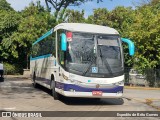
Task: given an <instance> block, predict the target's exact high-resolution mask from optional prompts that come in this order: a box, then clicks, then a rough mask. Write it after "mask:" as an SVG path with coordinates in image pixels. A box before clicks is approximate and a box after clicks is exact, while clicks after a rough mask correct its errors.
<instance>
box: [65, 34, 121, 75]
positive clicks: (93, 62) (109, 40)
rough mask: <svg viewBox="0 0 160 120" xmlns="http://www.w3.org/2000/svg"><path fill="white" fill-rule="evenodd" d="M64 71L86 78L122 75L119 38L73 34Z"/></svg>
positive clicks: (114, 36)
mask: <svg viewBox="0 0 160 120" xmlns="http://www.w3.org/2000/svg"><path fill="white" fill-rule="evenodd" d="M65 67H66V70H67V71H68V72H70V73H74V74H78V75H82V76H86V77H98V78H103V77H105V78H106V77H115V76H119V75H122V74H123V57H122V47H121V41H120V37H119V36H118V35H103V34H91V33H73V37H72V40H71V41H69V42H68V49H67V52H66V65H65Z"/></svg>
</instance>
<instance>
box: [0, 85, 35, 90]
mask: <svg viewBox="0 0 160 120" xmlns="http://www.w3.org/2000/svg"><path fill="white" fill-rule="evenodd" d="M0 88H25V89H30V88H33V87H21V86H0Z"/></svg>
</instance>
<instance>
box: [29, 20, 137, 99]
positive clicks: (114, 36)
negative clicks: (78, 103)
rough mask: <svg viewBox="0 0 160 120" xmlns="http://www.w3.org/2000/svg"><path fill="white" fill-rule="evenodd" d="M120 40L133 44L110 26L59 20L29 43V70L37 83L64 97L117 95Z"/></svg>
mask: <svg viewBox="0 0 160 120" xmlns="http://www.w3.org/2000/svg"><path fill="white" fill-rule="evenodd" d="M122 41H123V42H126V43H127V44H128V45H129V54H130V55H133V54H134V44H133V42H132V41H130V40H129V39H126V38H120V35H119V33H118V32H117V31H116V30H115V29H113V28H110V27H106V26H100V25H92V24H83V23H61V24H59V25H57V26H55V27H54V28H53V29H51V30H50V31H48V32H47V33H46V34H44V35H43V36H42V37H40V38H39V39H38V40H37V41H35V42H34V43H33V45H32V54H31V58H30V72H31V77H32V79H33V85H34V87H36V86H37V84H39V85H42V86H44V87H46V88H48V89H51V90H52V94H53V97H54V99H58V96H59V94H61V95H64V96H67V97H87V98H118V97H121V96H122V94H123V87H124V59H123V50H122Z"/></svg>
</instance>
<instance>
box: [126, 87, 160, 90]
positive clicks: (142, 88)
mask: <svg viewBox="0 0 160 120" xmlns="http://www.w3.org/2000/svg"><path fill="white" fill-rule="evenodd" d="M124 88H125V89H138V90H160V88H150V87H130V86H124Z"/></svg>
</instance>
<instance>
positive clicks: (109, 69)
mask: <svg viewBox="0 0 160 120" xmlns="http://www.w3.org/2000/svg"><path fill="white" fill-rule="evenodd" d="M99 50H100V57H101V59H102V61H104V65H105V66H106V68H107V69H108V71H109V72H110V73H111V74H112V75H113V72H112V70H111V67H110V65H109V63H108V61H107V60H105V59H104V58H103V55H102V51H101V47H99Z"/></svg>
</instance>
